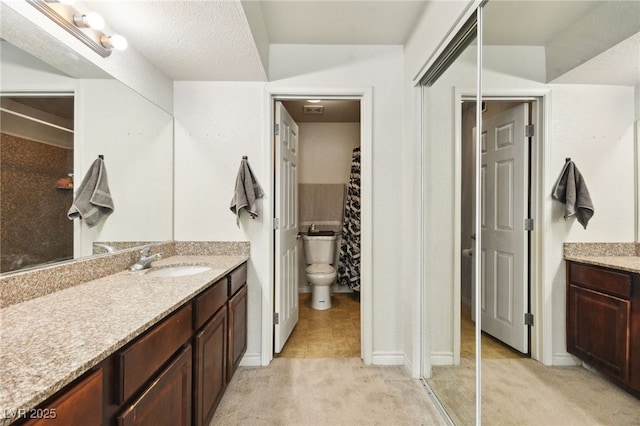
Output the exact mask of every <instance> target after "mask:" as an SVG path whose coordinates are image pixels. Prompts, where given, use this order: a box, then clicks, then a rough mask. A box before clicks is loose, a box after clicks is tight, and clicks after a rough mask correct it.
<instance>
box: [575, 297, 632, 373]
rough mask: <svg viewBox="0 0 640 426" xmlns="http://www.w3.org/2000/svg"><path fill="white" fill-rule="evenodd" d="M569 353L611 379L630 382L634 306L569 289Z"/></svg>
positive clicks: (610, 298)
mask: <svg viewBox="0 0 640 426" xmlns="http://www.w3.org/2000/svg"><path fill="white" fill-rule="evenodd" d="M568 297H569V299H568V300H567V302H568V315H567V350H568V351H569V353H572V354H574V355H576V356H578V357H580V358H581V359H582V360H584V361H585V362H586V363H587V364H591V365H593V366H594V367H599V368H600V369H601V370H602V371H604V372H606V373H608V374H609V375H611V376H613V377H616V378H619V379H622V380H626V379H628V371H629V368H628V354H629V352H628V351H629V333H628V330H629V318H630V315H629V314H630V309H631V302H630V301H629V300H625V299H621V298H619V297H616V296H611V295H608V294H604V293H601V292H598V291H593V290H590V289H586V288H582V287H578V286H575V285H570V286H569V295H568Z"/></svg>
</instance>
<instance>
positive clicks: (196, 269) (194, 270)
mask: <svg viewBox="0 0 640 426" xmlns="http://www.w3.org/2000/svg"><path fill="white" fill-rule="evenodd" d="M211 269H212V268H211V266H206V265H178V266H166V267H161V268H156V269H151V270H149V271H147V272H146V273H145V274H146V275H148V276H150V277H184V276H186V275H195V274H199V273H202V272H206V271H210V270H211Z"/></svg>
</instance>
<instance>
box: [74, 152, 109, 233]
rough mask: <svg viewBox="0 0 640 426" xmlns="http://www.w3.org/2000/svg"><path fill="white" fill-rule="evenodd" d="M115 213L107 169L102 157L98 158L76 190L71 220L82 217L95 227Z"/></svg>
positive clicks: (91, 226) (88, 224)
mask: <svg viewBox="0 0 640 426" xmlns="http://www.w3.org/2000/svg"><path fill="white" fill-rule="evenodd" d="M111 213H113V199H112V198H111V192H110V191H109V183H108V182H107V169H106V168H105V166H104V160H103V159H102V158H98V159H96V160H95V161H94V162H93V164H92V165H91V168H90V169H89V171H88V172H87V174H86V175H85V177H84V179H83V180H82V183H81V184H80V187H79V188H78V190H77V191H76V196H75V198H74V199H73V204H72V205H71V208H70V209H69V212H68V213H67V216H68V217H69V219H70V220H73V219H78V218H79V219H82V220H84V222H85V223H86V224H87V226H88V227H89V228H93V227H94V226H96V225H97V224H98V222H100V220H102V219H104V218H106V217H107V216H109V215H110V214H111Z"/></svg>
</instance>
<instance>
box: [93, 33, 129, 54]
mask: <svg viewBox="0 0 640 426" xmlns="http://www.w3.org/2000/svg"><path fill="white" fill-rule="evenodd" d="M100 43H101V44H102V45H103V46H104V47H106V48H107V49H116V50H125V49H126V48H127V47H128V46H129V43H127V39H126V38H124V37H122V36H121V35H118V34H114V35H112V36H105V35H103V36H102V37H100Z"/></svg>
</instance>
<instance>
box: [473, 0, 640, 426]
mask: <svg viewBox="0 0 640 426" xmlns="http://www.w3.org/2000/svg"><path fill="white" fill-rule="evenodd" d="M638 6H639V4H638V3H637V2H607V1H603V2H600V1H595V2H594V1H585V2H582V1H554V2H542V1H533V2H516V1H489V2H488V3H487V4H486V6H485V7H484V13H483V14H484V29H485V31H484V32H483V46H482V64H483V71H482V88H483V101H484V102H483V104H484V105H485V109H484V112H483V114H482V121H483V132H484V133H485V135H486V136H487V140H486V147H487V150H486V154H483V156H486V157H487V158H486V159H485V161H484V163H483V165H484V166H485V167H484V168H485V169H486V174H487V176H486V177H484V176H483V180H484V182H483V183H484V184H483V190H482V192H483V199H485V202H484V203H483V205H484V209H485V210H486V211H484V214H486V217H487V223H486V228H485V230H484V231H483V237H482V250H483V253H485V256H486V257H487V261H486V262H485V264H484V265H483V270H482V276H483V277H484V283H485V285H484V287H483V289H482V293H483V294H484V295H485V298H484V299H483V304H482V320H481V323H482V330H483V337H482V348H483V349H482V373H481V378H482V423H485V424H498V423H501V424H526V423H529V424H531V423H532V419H535V421H533V423H535V424H568V423H580V424H595V423H599V424H606V423H609V422H610V421H611V419H613V418H615V419H616V421H615V422H616V424H633V423H634V421H633V420H631V419H632V417H625V414H624V413H627V412H631V413H634V415H635V421H637V412H638V411H637V407H638V405H637V404H638V402H637V400H634V399H633V397H631V396H630V395H625V394H624V393H621V392H619V390H618V389H616V388H615V386H613V385H611V383H608V382H607V381H601V382H599V381H600V380H601V378H600V377H598V375H597V374H594V373H592V372H589V371H587V369H585V368H583V367H581V366H578V365H577V362H576V359H575V358H573V357H572V356H571V355H569V354H568V353H567V349H566V343H565V334H566V330H565V324H566V318H565V316H566V308H565V306H566V305H565V304H566V298H565V286H566V284H565V270H564V264H563V254H562V244H563V243H564V242H571V241H576V240H577V241H585V242H586V241H589V242H612V241H613V242H628V241H632V240H633V239H634V236H633V224H634V220H635V216H634V214H633V211H634V208H635V205H634V202H633V201H632V200H633V199H634V195H633V194H634V192H633V191H634V179H635V174H634V164H633V158H634V155H633V154H634V151H633V136H632V135H633V121H634V119H635V118H636V117H637V114H638V112H637V111H634V109H635V108H636V107H634V97H635V98H636V99H637V97H638V96H639V94H638V93H639V92H638V89H639V88H640V60H639V58H638V46H639V44H638V40H640V39H639V38H638V36H639V34H640V33H639V31H640V7H638ZM550 17H553V19H550ZM522 28H527V31H522ZM604 29H606V31H605V30H604ZM585 40H588V41H589V42H588V43H586V42H585ZM627 46H628V47H627ZM634 87H635V89H634ZM547 94H549V95H550V96H548V95H547ZM551 96H552V97H553V99H551ZM552 101H553V104H551V102H552ZM636 103H637V100H636ZM528 124H533V125H534V127H533V129H532V130H529V131H527V132H525V131H524V130H525V129H526V127H523V125H524V126H527V125H528ZM501 133H503V135H502V136H501ZM507 134H508V135H509V137H506V135H507ZM522 135H525V136H526V137H525V138H524V140H522V139H521V136H522ZM547 137H548V139H545V138H547ZM521 144H524V145H523V149H520V146H521ZM498 150H499V151H500V152H501V153H500V155H501V156H500V157H499V158H498V157H494V158H493V159H492V158H490V156H491V155H493V154H495V152H496V151H498ZM567 157H571V158H572V159H573V160H574V161H575V162H576V163H577V165H578V166H579V167H580V169H581V172H582V174H583V176H584V177H585V180H586V183H587V185H588V187H589V191H590V193H591V194H592V197H593V199H594V203H595V209H596V212H597V213H596V216H594V218H595V220H592V221H591V223H590V224H589V227H588V229H583V228H582V226H576V225H577V224H574V223H573V221H571V220H569V221H565V220H564V218H563V217H562V216H563V215H562V213H559V211H560V209H558V210H555V208H556V207H557V206H556V205H555V204H553V202H551V201H549V200H550V192H551V187H552V185H553V183H554V181H555V179H556V178H557V174H556V173H558V172H559V171H560V169H561V168H562V166H563V164H564V162H565V158H567ZM545 168H546V169H547V173H549V171H550V174H551V175H552V176H551V177H546V178H545V175H544V173H545ZM518 176H520V180H517V178H518ZM523 180H524V182H523ZM611 188H616V190H615V191H612V190H611ZM550 203H551V204H550ZM519 209H520V210H519ZM520 211H524V215H523V214H521V213H520ZM512 217H513V218H515V220H513V221H512V222H510V223H507V221H510V220H511V218H512ZM521 217H523V218H533V219H534V226H533V229H532V230H531V231H527V230H526V229H525V223H526V222H525V221H522V222H521V221H520V218H521ZM494 225H495V226H494ZM492 228H494V231H495V229H497V228H499V229H500V237H499V239H500V244H501V245H500V248H499V249H497V248H496V247H495V246H492V245H491V244H492V240H493V241H495V240H496V238H493V237H492V236H491V232H493V231H492ZM507 229H513V230H514V231H517V232H516V234H514V235H511V236H509V235H508V234H509V232H506V230H507ZM496 232H497V231H496ZM523 236H524V240H523V239H522V237H523ZM543 237H544V238H543ZM543 240H544V244H545V245H544V247H542V246H541V244H542V241H543ZM520 249H522V250H520ZM498 251H499V253H498ZM542 253H544V255H542ZM501 265H502V266H501ZM494 266H496V269H495V270H494V269H493V267H494ZM542 271H546V275H542ZM507 295H508V297H507ZM523 313H524V314H525V315H523ZM526 314H533V317H531V316H527V315H526ZM531 318H533V325H530V324H528V323H530V322H531ZM507 329H508V332H505V330H507ZM485 338H486V340H485ZM576 389H580V392H575V390H576ZM598 401H607V402H606V403H603V404H599V403H598Z"/></svg>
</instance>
